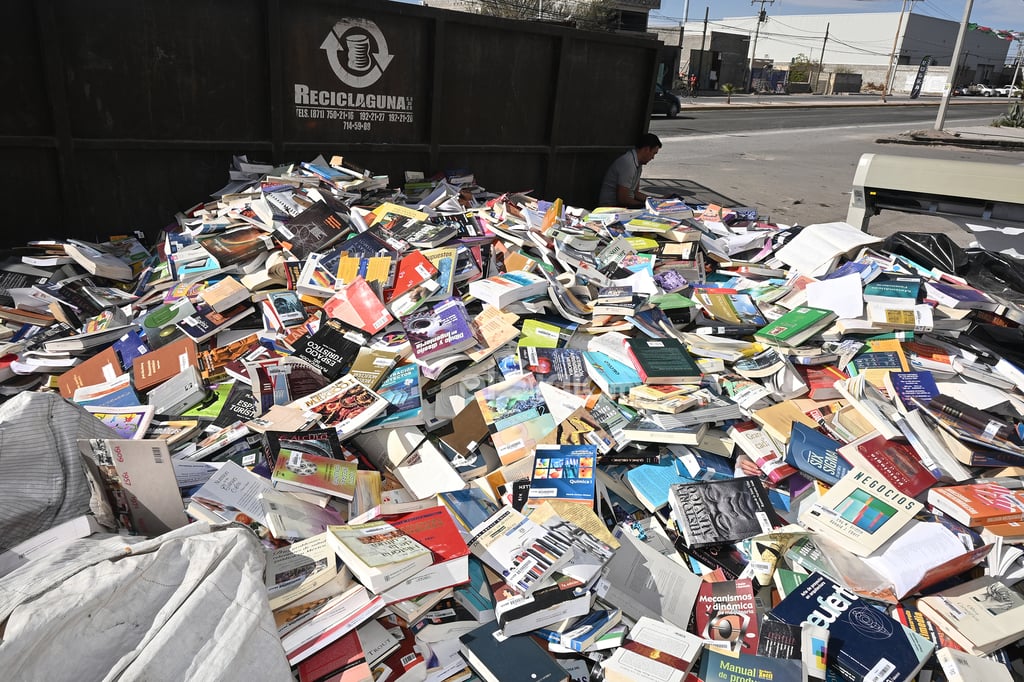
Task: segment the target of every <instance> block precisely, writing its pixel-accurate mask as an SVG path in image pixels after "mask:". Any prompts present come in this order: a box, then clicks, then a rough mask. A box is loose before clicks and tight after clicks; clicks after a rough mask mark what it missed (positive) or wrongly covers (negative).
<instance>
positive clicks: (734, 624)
mask: <svg viewBox="0 0 1024 682" xmlns="http://www.w3.org/2000/svg"><path fill="white" fill-rule="evenodd" d="M694 617H695V618H696V622H697V632H696V634H697V636H698V637H700V638H702V639H704V640H705V641H707V642H709V643H710V642H714V644H713V645H712V646H716V647H718V648H720V649H726V650H728V651H731V652H733V653H744V654H756V653H757V633H758V623H759V620H758V615H757V606H756V604H755V603H754V586H753V584H752V583H751V582H750V579H749V578H741V579H740V580H725V581H722V582H717V583H713V582H703V583H701V586H700V591H699V592H698V593H697V603H696V605H695V607H694Z"/></svg>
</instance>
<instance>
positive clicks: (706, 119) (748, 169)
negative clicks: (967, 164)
mask: <svg viewBox="0 0 1024 682" xmlns="http://www.w3.org/2000/svg"><path fill="white" fill-rule="evenodd" d="M734 101H735V100H734ZM1005 106H1006V104H1005V102H1003V103H1002V104H999V103H995V102H993V103H990V102H988V101H984V102H980V103H977V104H974V103H971V104H960V103H957V104H956V105H955V106H951V107H949V110H948V113H947V117H946V126H945V128H946V129H947V130H950V129H955V128H956V127H957V126H958V125H959V126H969V125H973V126H977V125H987V124H988V123H990V122H991V121H992V119H993V118H995V117H996V116H997V115H998V114H1000V113H1002V111H1004V110H1005ZM935 115H936V107H934V106H926V107H920V106H912V107H911V106H902V107H894V106H878V107H857V108H852V107H814V108H799V109H791V108H781V107H780V108H777V109H773V108H771V107H764V108H758V109H745V108H736V109H713V110H712V109H701V108H699V107H698V108H697V109H696V110H694V109H688V110H684V112H683V113H681V114H680V117H679V118H676V119H665V118H663V117H656V118H653V119H651V126H650V130H651V132H653V133H655V134H657V135H658V136H659V137H661V139H662V142H663V143H664V146H663V148H662V150H661V152H660V153H659V154H658V156H657V157H656V158H655V159H654V161H652V162H651V163H650V164H649V165H648V166H647V167H645V169H644V175H643V177H644V183H643V186H645V187H647V188H649V189H650V190H652V191H654V192H657V193H661V194H670V193H679V194H681V195H683V196H685V197H693V198H695V199H697V200H701V201H712V202H714V203H719V204H722V205H726V206H729V205H733V206H754V207H756V208H757V209H758V210H759V212H760V214H761V215H762V216H765V217H766V218H767V219H769V220H772V221H774V222H777V223H781V224H801V225H810V224H814V223H822V222H831V221H836V220H845V219H846V213H847V209H848V206H849V200H850V199H849V197H850V188H851V184H852V181H853V175H854V171H855V169H856V166H857V162H858V160H859V159H860V157H861V155H862V154H865V153H877V154H896V155H903V156H914V157H923V158H935V159H960V160H970V161H986V162H991V163H1002V164H1014V165H1021V164H1024V152H1022V151H1012V150H999V149H995V150H993V149H963V148H957V147H945V146H940V147H933V146H909V145H893V144H881V143H879V142H878V141H877V140H879V139H880V138H886V137H892V136H895V135H898V134H900V133H902V132H906V131H908V130H916V129H922V128H931V127H932V126H933V125H934V122H935ZM901 230H906V231H928V232H944V233H946V234H949V235H950V236H951V237H952V238H953V239H954V240H955V241H957V243H959V244H961V245H962V246H967V245H969V244H970V243H971V242H972V241H973V237H972V235H971V234H970V233H969V232H968V231H967V230H966V228H965V227H964V225H963V221H956V220H950V219H947V218H944V217H939V216H922V215H911V214H906V213H899V212H893V211H883V212H882V213H881V214H880V215H878V216H876V217H874V218H873V219H872V220H871V223H870V225H869V228H868V231H869V232H870V233H872V234H877V235H879V236H882V237H884V236H887V235H888V234H891V233H892V232H895V231H901Z"/></svg>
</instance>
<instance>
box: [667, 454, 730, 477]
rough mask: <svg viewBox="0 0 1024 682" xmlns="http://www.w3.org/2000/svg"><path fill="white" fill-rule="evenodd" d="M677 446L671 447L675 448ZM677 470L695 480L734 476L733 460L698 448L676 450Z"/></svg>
mask: <svg viewBox="0 0 1024 682" xmlns="http://www.w3.org/2000/svg"><path fill="white" fill-rule="evenodd" d="M674 449H675V448H671V447H670V448H669V450H674ZM675 454H676V457H678V459H676V471H677V472H678V473H679V474H680V475H681V476H687V477H689V478H691V479H693V480H695V481H720V480H724V479H727V478H733V462H732V460H730V459H728V458H726V457H723V456H721V455H716V454H714V453H711V452H704V451H703V450H697V449H693V450H690V449H688V448H687V449H686V451H685V452H684V451H683V449H682V448H680V449H679V452H676V453H675Z"/></svg>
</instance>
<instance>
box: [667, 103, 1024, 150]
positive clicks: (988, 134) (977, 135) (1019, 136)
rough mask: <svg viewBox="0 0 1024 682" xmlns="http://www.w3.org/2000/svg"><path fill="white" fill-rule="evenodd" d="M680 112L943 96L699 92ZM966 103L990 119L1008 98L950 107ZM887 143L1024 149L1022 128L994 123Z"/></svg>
mask: <svg viewBox="0 0 1024 682" xmlns="http://www.w3.org/2000/svg"><path fill="white" fill-rule="evenodd" d="M679 99H680V101H681V102H682V108H681V112H685V111H687V110H690V111H694V110H705V109H708V110H716V109H768V108H770V109H797V108H806V107H815V108H817V107H938V106H939V103H940V102H941V100H942V98H941V97H939V96H937V95H922V96H921V97H919V98H918V99H910V96H909V95H907V94H897V95H889V96H888V97H886V101H885V102H883V101H882V97H881V95H878V94H861V93H856V94H854V93H851V94H848V95H774V94H745V93H744V94H735V95H733V96H732V101H731V103H726V100H727V98H726V96H725V95H723V94H721V93H707V94H705V93H701V95H700V97H698V98H697V100H696V102H694V101H693V100H691V99H690V98H688V97H686V96H683V95H680V96H679ZM967 104H989V105H992V118H993V119H994V118H996V117H997V116H999V115H1000V114H1003V113H1005V112H1006V109H1007V106H1008V104H1009V100H1007V99H1006V98H1003V97H998V98H992V97H954V98H952V99H951V100H950V101H949V106H950V107H956V106H961V105H967ZM878 142H881V143H890V144H919V145H955V146H960V147H997V148H1000V149H1019V150H1024V128H1005V127H1004V128H996V127H995V126H963V127H947V128H945V129H944V130H931V129H927V130H911V131H907V132H904V133H900V134H899V135H896V136H893V137H884V138H879V139H878Z"/></svg>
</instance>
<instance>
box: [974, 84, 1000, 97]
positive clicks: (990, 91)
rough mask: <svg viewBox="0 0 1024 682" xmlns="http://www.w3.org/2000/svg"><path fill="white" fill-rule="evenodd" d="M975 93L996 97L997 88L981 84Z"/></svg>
mask: <svg viewBox="0 0 1024 682" xmlns="http://www.w3.org/2000/svg"><path fill="white" fill-rule="evenodd" d="M975 94H976V95H981V96H983V97H995V95H996V89H995V88H990V87H989V86H987V85H979V86H978V88H977V90H976V91H975Z"/></svg>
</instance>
